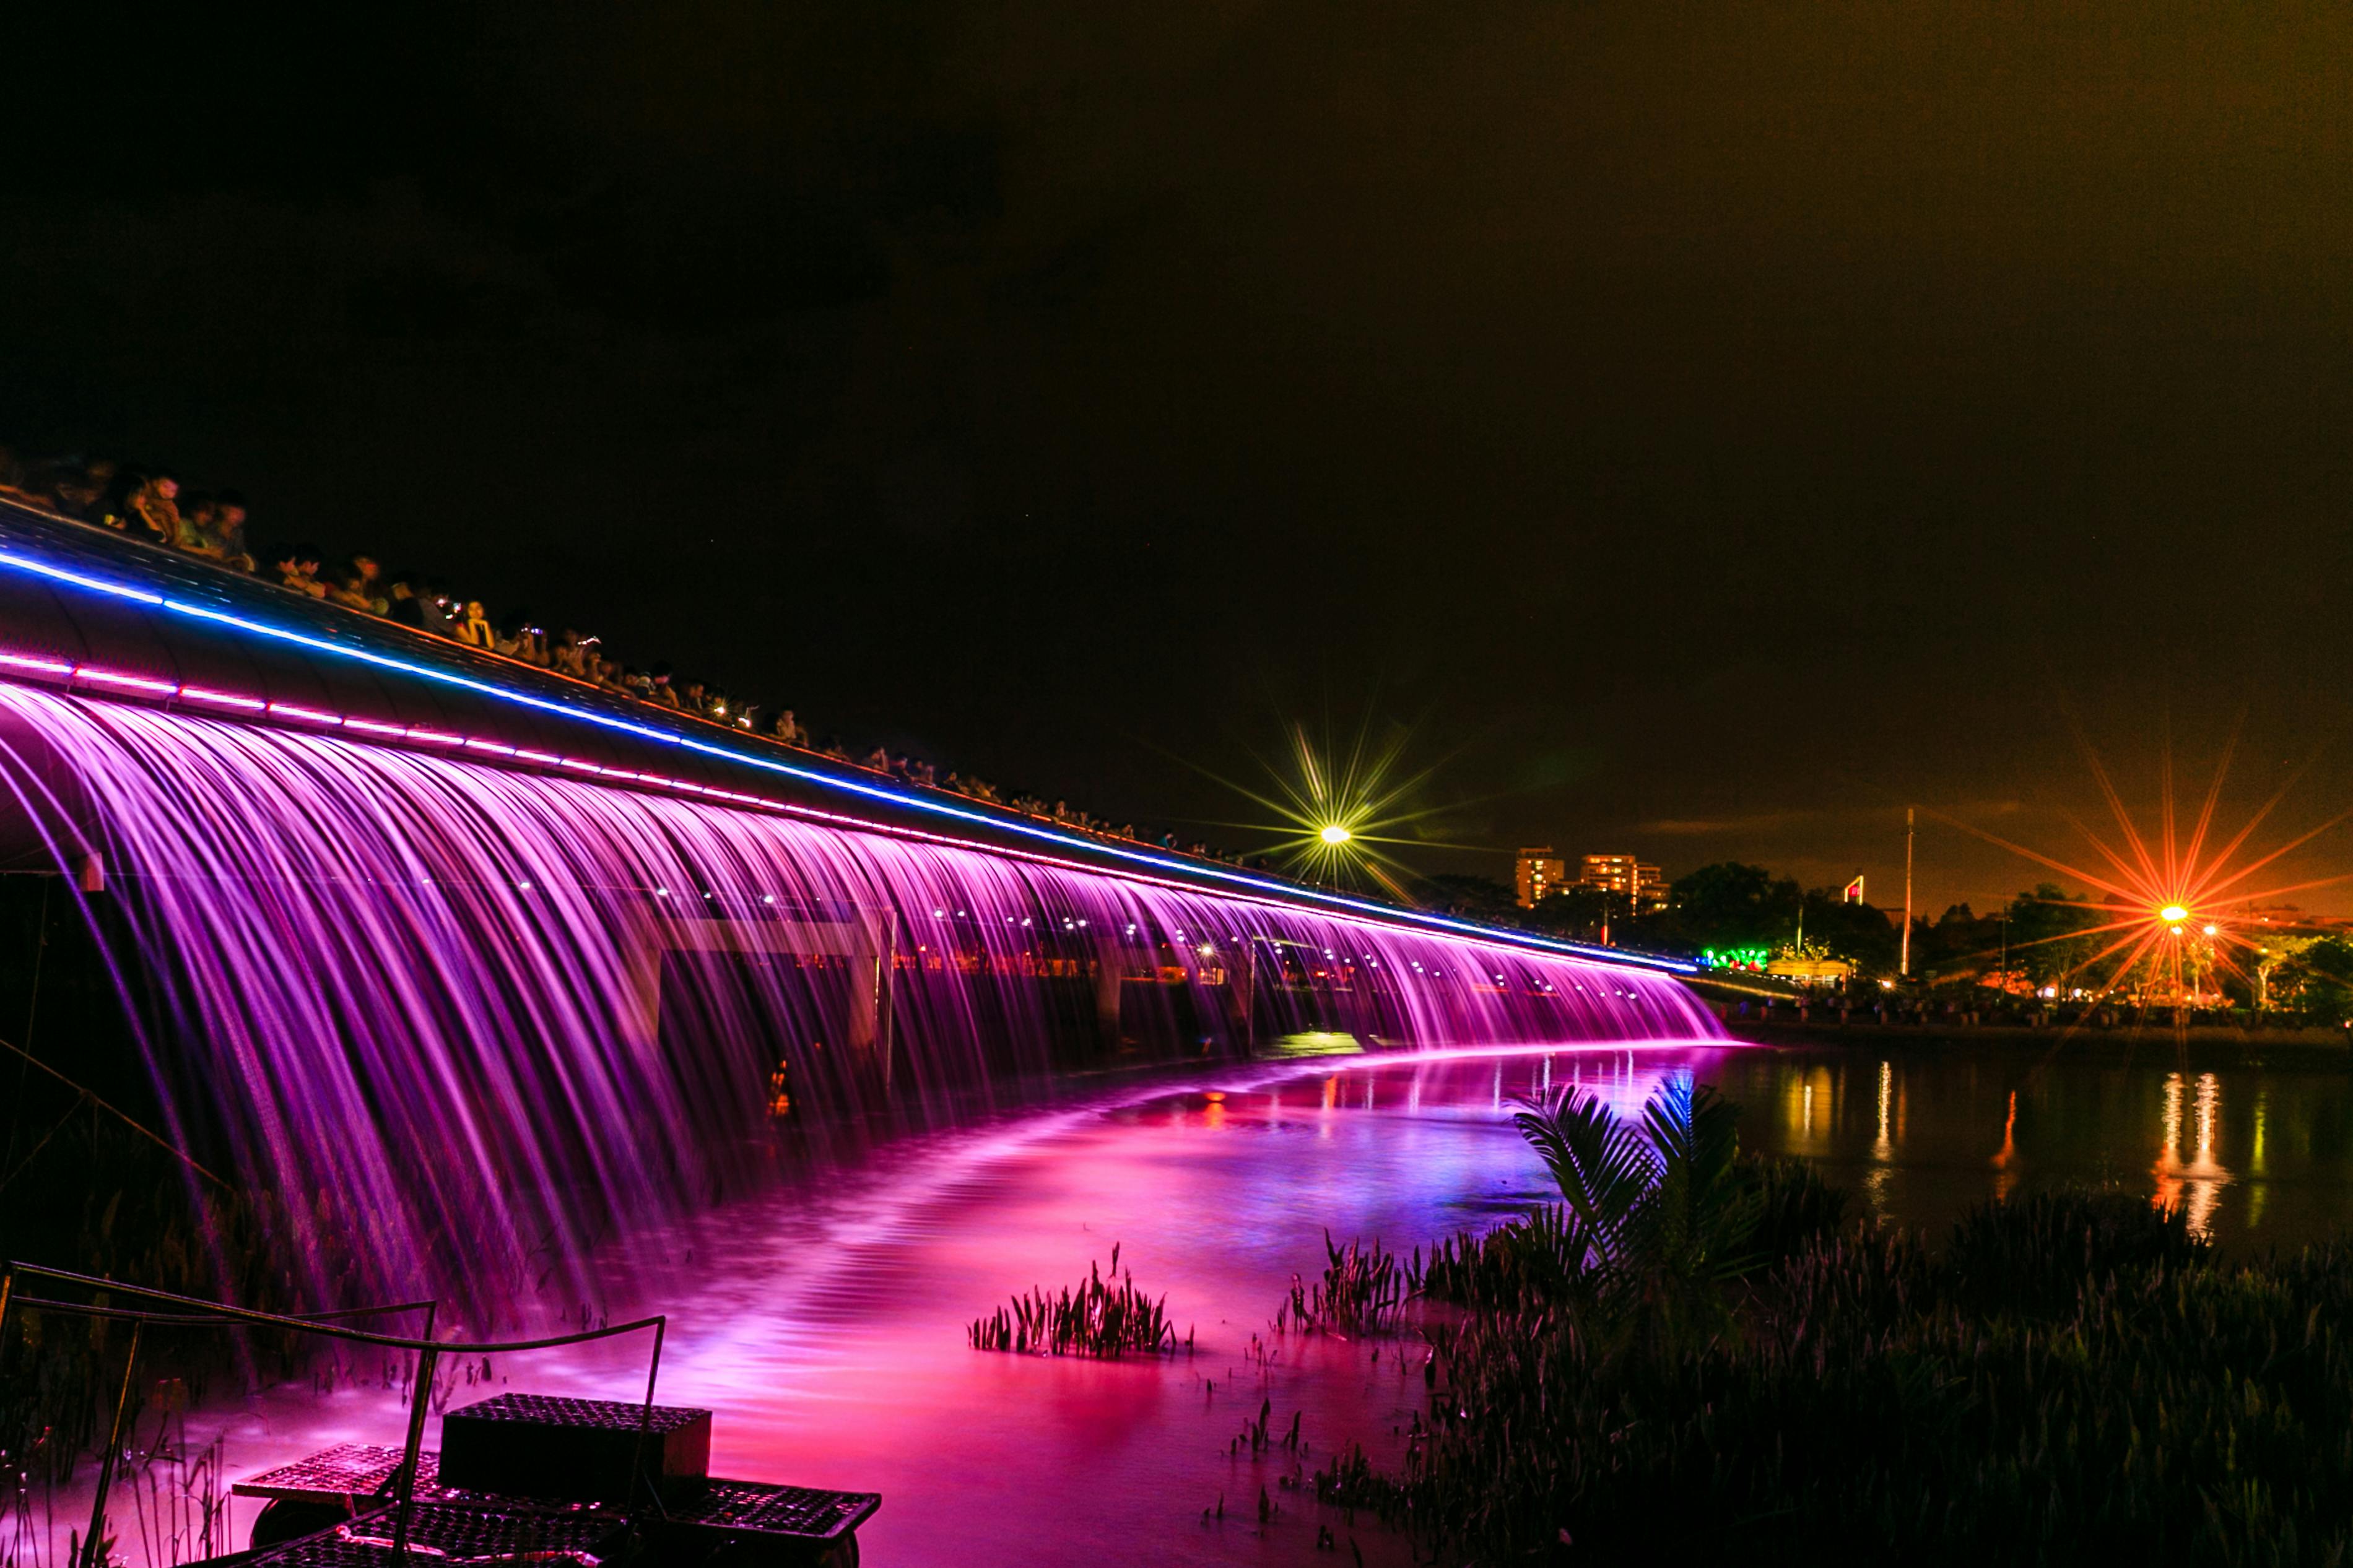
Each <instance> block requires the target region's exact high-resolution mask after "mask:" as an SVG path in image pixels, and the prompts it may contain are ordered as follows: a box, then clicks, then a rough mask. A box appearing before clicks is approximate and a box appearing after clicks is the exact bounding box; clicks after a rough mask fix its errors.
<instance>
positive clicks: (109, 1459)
mask: <svg viewBox="0 0 2353 1568" xmlns="http://www.w3.org/2000/svg"><path fill="white" fill-rule="evenodd" d="M146 1326H147V1325H146V1324H144V1323H142V1322H140V1321H138V1320H137V1319H135V1318H134V1319H133V1320H132V1323H131V1352H130V1353H129V1354H128V1355H126V1356H124V1357H123V1358H122V1392H121V1394H117V1395H116V1396H115V1400H114V1425H113V1426H111V1428H109V1429H108V1432H107V1435H106V1453H105V1455H104V1457H103V1458H100V1460H99V1462H98V1495H97V1496H96V1497H94V1498H92V1499H90V1534H89V1536H88V1537H87V1538H86V1539H84V1541H83V1542H82V1543H81V1561H82V1568H103V1565H104V1563H105V1562H106V1552H105V1547H104V1545H103V1544H102V1542H101V1541H100V1537H102V1536H103V1535H104V1534H105V1531H106V1493H107V1489H108V1488H110V1487H111V1486H113V1485H114V1460H115V1456H117V1455H118V1454H120V1453H121V1452H122V1423H123V1419H124V1417H126V1416H127V1415H129V1414H130V1412H131V1389H132V1381H131V1380H132V1376H133V1375H134V1374H135V1373H136V1372H137V1369H138V1366H139V1331H141V1330H142V1329H143V1328H145V1327H146Z"/></svg>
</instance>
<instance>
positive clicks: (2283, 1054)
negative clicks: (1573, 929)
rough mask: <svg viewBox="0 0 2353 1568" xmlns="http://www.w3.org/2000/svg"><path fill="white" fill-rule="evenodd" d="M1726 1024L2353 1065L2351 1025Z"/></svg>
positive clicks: (1784, 1037)
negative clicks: (2252, 1027)
mask: <svg viewBox="0 0 2353 1568" xmlns="http://www.w3.org/2000/svg"><path fill="white" fill-rule="evenodd" d="M1725 1029H1726V1030H1727V1031H1728V1032H1729V1033H1730V1035H1731V1037H1733V1038H1734V1039H1735V1040H1736V1041H1738V1042H1740V1043H1741V1044H1743V1045H1751V1046H1768V1047H1793V1046H1805V1047H1821V1046H1852V1047H1856V1048H1857V1049H1870V1050H1876V1051H1923V1050H1948V1049H1962V1050H1967V1049H1970V1048H1973V1047H2010V1048H2016V1047H2042V1048H2044V1049H2048V1050H2058V1049H2065V1050H2070V1051H2087V1052H2092V1053H2095V1054H2101V1055H2115V1056H2118V1057H2124V1056H2137V1055H2139V1054H2141V1053H2144V1052H2147V1051H2152V1050H2162V1051H2181V1052H2184V1053H2186V1054H2187V1055H2188V1056H2189V1058H2192V1059H2193V1060H2206V1061H2216V1062H2242V1063H2260V1062H2262V1061H2263V1060H2265V1059H2282V1058H2293V1059H2295V1060H2299V1061H2309V1062H2319V1061H2324V1060H2335V1061H2341V1062H2345V1063H2347V1064H2348V1065H2353V1032H2348V1031H2347V1030H2344V1029H2318V1028H2310V1029H2269V1030H2250V1029H2235V1028H2229V1027H2222V1026H2199V1027H2193V1028H2189V1029H2180V1030H2177V1029H2169V1028H2156V1027H2146V1026H2132V1027H2117V1028H2111V1029H2102V1028H2097V1027H2093V1026H2081V1027H2073V1026H2065V1025H2060V1024H2052V1025H2049V1026H2044V1027H2040V1028H2035V1027H2019V1026H2006V1025H1992V1024H1987V1025H1978V1026H1970V1025H1967V1024H1957V1023H1943V1022H1936V1023H1928V1024H1866V1023H1860V1022H1858V1023H1852V1024H1840V1023H1836V1022H1829V1023H1823V1022H1818V1021H1811V1020H1809V1021H1805V1022H1800V1021H1799V1020H1796V1019H1791V1020H1790V1021H1788V1022H1787V1023H1783V1022H1780V1021H1778V1020H1773V1021H1769V1022H1768V1021H1766V1020H1762V1019H1757V1018H1734V1019H1727V1020H1726V1021H1725Z"/></svg>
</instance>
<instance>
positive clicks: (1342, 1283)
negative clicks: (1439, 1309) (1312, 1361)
mask: <svg viewBox="0 0 2353 1568" xmlns="http://www.w3.org/2000/svg"><path fill="white" fill-rule="evenodd" d="M1407 1290H1408V1280H1407V1270H1406V1266H1405V1265H1401V1264H1400V1263H1399V1262H1398V1258H1397V1255H1396V1254H1395V1253H1393V1252H1391V1251H1389V1250H1388V1248H1387V1247H1383V1246H1382V1245H1381V1244H1380V1240H1379V1238H1378V1237H1376V1238H1374V1240H1373V1242H1372V1244H1371V1245H1370V1246H1366V1245H1365V1244H1364V1243H1363V1242H1361V1241H1357V1240H1354V1239H1352V1240H1350V1241H1349V1243H1348V1245H1347V1246H1345V1247H1343V1246H1341V1245H1340V1244H1339V1243H1338V1242H1336V1241H1334V1240H1333V1239H1332V1233H1331V1232H1330V1231H1328V1230H1327V1231H1325V1232H1324V1277H1323V1278H1322V1279H1318V1280H1316V1281H1315V1282H1314V1284H1309V1283H1308V1282H1307V1281H1305V1280H1303V1279H1300V1277H1299V1276H1298V1275H1296V1274H1294V1275H1293V1276H1292V1277H1291V1295H1290V1297H1289V1298H1288V1299H1287V1300H1284V1302H1283V1303H1282V1306H1281V1307H1280V1308H1278V1309H1276V1310H1275V1314H1274V1327H1275V1331H1277V1332H1278V1333H1280V1332H1282V1331H1286V1330H1296V1331H1299V1332H1301V1333H1356V1332H1362V1331H1366V1330H1370V1329H1379V1328H1387V1327H1389V1326H1390V1325H1392V1324H1394V1323H1395V1322H1396V1321H1397V1320H1398V1314H1399V1313H1400V1312H1401V1311H1403V1310H1404V1308H1405V1302H1406V1295H1407Z"/></svg>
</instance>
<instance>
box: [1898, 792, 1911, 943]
mask: <svg viewBox="0 0 2353 1568" xmlns="http://www.w3.org/2000/svg"><path fill="white" fill-rule="evenodd" d="M1912 809H1913V808H1912V807H1910V806H1908V805H1907V806H1905V808H1904V952H1903V959H1902V962H1901V963H1900V964H1899V965H1898V969H1899V972H1900V973H1902V974H1903V976H1904V978H1905V979H1906V980H1909V979H1911V978H1912Z"/></svg>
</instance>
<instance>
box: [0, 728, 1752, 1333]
mask: <svg viewBox="0 0 2353 1568" xmlns="http://www.w3.org/2000/svg"><path fill="white" fill-rule="evenodd" d="M0 721H5V726H0V732H5V735H6V736H7V737H8V740H7V741H6V742H5V744H0V781H5V784H7V786H8V791H9V793H8V794H0V806H5V805H6V803H7V802H8V801H9V799H10V798H11V796H12V795H13V798H14V801H15V804H16V806H17V807H18V808H19V809H20V810H21V812H22V814H23V815H24V816H26V818H27V819H29V820H30V821H31V822H32V823H33V825H34V826H36V827H37V829H38V830H39V831H40V833H41V834H42V836H43V837H44V838H45V839H46V840H47V845H48V847H49V851H50V853H51V854H52V855H53V856H54V858H56V860H57V861H58V864H59V865H60V866H61V867H63V866H69V865H71V864H73V863H74V858H75V857H76V856H77V855H79V854H85V853H86V852H87V848H86V847H87V846H90V845H94V846H96V847H98V848H99V850H100V854H101V856H102V858H103V863H104V866H105V868H106V878H105V882H106V891H105V892H104V893H103V894H89V895H84V897H85V898H86V899H87V898H92V897H104V898H110V899H113V900H119V902H120V903H121V907H122V911H123V915H124V916H125V917H126V918H125V919H123V920H121V921H115V922H113V923H114V925H115V926H116V927H117V928H118V929H127V930H128V931H130V932H132V935H131V936H130V937H129V938H128V939H126V940H124V941H119V942H117V949H118V951H115V952H113V953H112V959H113V962H114V963H116V965H117V968H118V970H119V972H121V973H123V974H124V975H125V977H126V1000H129V999H130V998H131V996H132V994H136V996H137V998H138V999H139V1006H140V1010H141V1013H142V1016H144V1017H146V1018H147V1019H149V1020H150V1024H149V1026H148V1027H147V1028H146V1029H145V1030H144V1031H143V1032H144V1034H145V1036H146V1037H147V1048H148V1051H149V1054H150V1057H151V1058H152V1059H151V1067H152V1068H153V1072H154V1075H155V1079H156V1082H157V1084H158V1086H159V1089H161V1090H162V1091H163V1093H164V1098H165V1100H166V1101H167V1103H168V1106H169V1109H170V1110H171V1111H172V1113H173V1114H174V1117H175V1118H176V1119H177V1125H178V1126H179V1127H180V1128H181V1129H182V1130H183V1131H185V1132H186V1133H187V1135H189V1136H202V1137H205V1138H207V1139H209V1140H210V1141H211V1142H210V1144H208V1147H211V1146H215V1145H217V1146H219V1147H221V1148H223V1149H225V1150H226V1152H227V1157H228V1158H229V1159H231V1160H232V1161H233V1162H234V1164H235V1166H236V1168H237V1172H238V1173H239V1175H240V1177H241V1179H242V1180H243V1181H244V1182H245V1183H246V1184H248V1186H249V1187H251V1188H253V1189H256V1190H266V1191H267V1192H269V1193H270V1194H275V1196H276V1198H277V1199H278V1201H279V1204H280V1208H281V1209H282V1211H283V1213H284V1214H285V1215H287V1224H288V1225H289V1226H290V1229H291V1230H292V1232H293V1234H292V1235H291V1236H290V1237H289V1240H290V1243H291V1244H292V1246H293V1247H294V1248H295V1249H296V1250H297V1251H298V1252H299V1253H300V1254H301V1257H302V1258H304V1259H305V1260H306V1261H307V1266H308V1267H310V1268H312V1269H313V1270H314V1271H317V1272H320V1273H321V1274H322V1276H323V1274H324V1273H326V1272H329V1271H330V1270H329V1266H328V1263H327V1261H326V1260H328V1259H331V1258H351V1257H353V1256H355V1255H361V1254H364V1255H365V1256H367V1257H368V1258H371V1259H373V1260H374V1261H373V1263H372V1264H371V1265H370V1268H372V1269H373V1270H374V1272H373V1273H371V1274H370V1275H369V1276H368V1280H369V1283H370V1284H371V1285H375V1286H380V1287H382V1288H390V1289H398V1288H409V1287H421V1286H427V1285H433V1286H439V1287H445V1288H446V1286H447V1285H448V1277H449V1276H450V1275H451V1274H453V1273H459V1274H469V1275H473V1276H477V1277H480V1278H489V1279H507V1280H514V1279H527V1278H529V1277H530V1276H531V1275H532V1274H533V1273H535V1272H539V1271H543V1270H544V1269H545V1268H547V1267H549V1266H550V1259H551V1258H553V1259H559V1260H560V1259H562V1258H566V1257H568V1256H570V1255H571V1254H572V1252H573V1251H574V1249H575V1248H576V1247H578V1246H580V1245H581V1244H582V1243H583V1241H584V1240H585V1239H586V1238H587V1237H591V1236H594V1235H598V1234H603V1233H606V1232H608V1231H609V1230H610V1229H612V1228H613V1227H614V1226H619V1225H625V1224H628V1223H630V1222H633V1221H637V1220H640V1219H652V1218H668V1217H677V1216H681V1215H686V1214H689V1213H691V1211H693V1210H694V1209H695V1208H697V1207H698V1206H699V1205H702V1204H703V1203H705V1202H707V1201H708V1199H709V1197H710V1196H711V1194H713V1193H716V1192H722V1191H724V1190H726V1188H727V1186H728V1184H730V1183H731V1182H734V1181H738V1180H742V1179H746V1178H747V1177H756V1176H757V1174H758V1173H759V1172H760V1171H761V1170H762V1169H764V1168H765V1167H766V1166H769V1165H773V1164H775V1163H777V1162H778V1161H779V1160H788V1159H790V1158H793V1157H795V1153H796V1151H805V1150H806V1149H807V1148H808V1147H810V1146H812V1145H813V1144H823V1143H825V1142H827V1141H828V1140H835V1141H839V1140H841V1139H845V1138H853V1137H858V1136H863V1135H866V1133H867V1131H869V1130H887V1129H889V1128H891V1127H892V1126H902V1125H936V1124H939V1123H940V1122H942V1121H945V1120H948V1119H950V1118H953V1117H955V1116H956V1115H959V1114H964V1113H966V1112H968V1111H969V1110H972V1109H973V1108H974V1107H976V1106H977V1107H981V1108H986V1107H987V1105H988V1104H989V1103H990V1100H991V1097H992V1096H995V1095H1001V1094H1004V1093H1007V1092H1008V1090H1007V1088H1006V1086H1008V1084H1015V1083H1019V1082H1021V1081H1024V1080H1031V1081H1034V1080H1035V1079H1037V1078H1039V1077H1041V1076H1043V1075H1046V1074H1050V1073H1052V1072H1054V1071H1056V1070H1058V1069H1060V1068H1068V1067H1071V1066H1079V1065H1083V1066H1088V1067H1101V1066H1107V1065H1117V1064H1122V1063H1151V1062H1169V1063H1175V1062H1182V1061H1184V1060H1186V1059H1188V1058H1204V1057H1209V1058H1220V1057H1222V1058H1231V1057H1236V1056H1240V1055H1242V1054H1244V1053H1246V1052H1249V1051H1250V1050H1252V1049H1253V1048H1256V1049H1264V1048H1266V1047H1268V1046H1269V1045H1270V1044H1271V1043H1272V1042H1274V1041H1275V1040H1277V1039H1278V1038H1280V1037H1284V1036H1287V1035H1293V1034H1296V1033H1300V1032H1304V1031H1324V1032H1326V1033H1330V1034H1335V1035H1336V1034H1344V1033H1345V1034H1348V1035H1353V1036H1355V1037H1356V1038H1358V1039H1359V1040H1363V1041H1377V1042H1378V1043H1380V1044H1383V1045H1389V1046H1411V1045H1435V1044H1441V1043H1484V1042H1493V1041H1523V1042H1542V1041H1552V1040H1558V1041H1564V1042H1567V1041H1582V1040H1596V1039H1600V1040H1617V1039H1660V1038H1713V1037H1716V1036H1717V1034H1718V1031H1717V1029H1716V1027H1715V1023H1714V1021H1713V1019H1712V1018H1710V1017H1709V1016H1707V1014H1706V1013H1705V1012H1704V1010H1703V1009H1701V1008H1700V1007H1699V1006H1698V1005H1696V1004H1695V1003H1694V1001H1693V1000H1692V999H1691V998H1690V997H1689V995H1688V994H1686V993H1685V992H1684V991H1683V989H1682V988H1681V987H1680V986H1679V985H1677V984H1675V983H1674V982H1673V981H1672V980H1670V979H1668V978H1666V977H1665V976H1662V975H1658V974H1653V973H1643V972H1636V971H1631V970H1627V969H1620V968H1616V967H1612V966H1609V965H1607V964H1599V963H1588V962H1584V961H1581V960H1576V959H1571V958H1567V957H1563V956H1556V955H1553V954H1549V953H1546V952H1534V951H1530V950H1527V949H1525V948H1521V947H1517V946H1514V945H1511V944H1508V943H1504V942H1480V941H1477V940H1472V939H1469V938H1456V937H1451V936H1447V935H1443V934H1439V933H1433V932H1429V931H1415V930H1408V929H1403V928H1400V927H1397V926H1392V925H1388V924H1384V923H1382V922H1379V921H1371V920H1356V919H1347V918H1335V916H1332V915H1329V914H1324V913H1320V912H1316V911H1314V910H1303V909H1299V908H1295V907H1291V906H1286V905H1282V904H1280V903H1274V902H1268V901H1261V900H1251V899H1249V898H1246V897H1239V896H1222V895H1219V894H1215V893H1211V892H1207V891H1201V890H1197V889H1183V888H1178V887H1176V886H1172V885H1167V884H1158V883H1154V882H1152V881H1148V880H1140V879H1128V878H1123V877H1119V876H1115V875H1111V874H1107V873H1103V872H1097V871H1090V870H1084V869H1079V868H1073V867H1071V866H1066V865H1059V864H1053V863H1049V862H1047V861H1044V860H1040V859H1024V858H1017V857H1012V856H1008V855H1005V854H1001V853H996V852H990V851H988V850H986V849H983V848H979V847H957V846H955V845H953V844H947V843H942V842H938V841H935V840H926V839H923V838H919V837H908V836H893V835H892V834H890V833H887V832H881V831H875V832H866V831H858V830H852V829H846V828H841V827H836V826H822V825H818V824H814V823H811V822H807V821H805V820H799V819H796V818H793V817H790V816H783V815H776V814H769V813H765V812H761V811H757V810H752V809H741V808H735V807H730V806H721V805H711V804H707V803H703V802H699V801H694V800H688V799H673V798H667V797H663V796H659V795H649V794H638V793H632V792H629V791H626V790H622V789H618V788H614V787H611V786H608V785H604V784H591V783H586V782H581V781H577V780H573V779H566V778H562V777H554V776H548V775H545V774H541V773H530V772H524V771H515V770H511V769H506V768H501V767H497V766H490V765H484V764H480V763H472V762H466V761H459V760H456V759H452V758H449V757H446V756H439V755H426V754H419V753H417V752H409V751H403V750H399V749H395V748H390V747H379V746H374V745H366V744H357V743H353V742H350V741H346V740H342V739H332V738H327V737H322V736H318V735H312V734H306V733H296V732H290V731H281V730H274V729H269V728H264V727H259V726H250V725H246V724H240V723H234V722H223V721H214V720H209V719H203V718H195V717H189V716H187V715H185V714H181V713H176V712H168V711H164V710H155V709H150V708H141V707H137V706H132V705H126V704H116V703H111V702H106V701H90V700H81V699H76V698H71V697H64V696H58V695H55V694H52V693H49V692H46V691H41V690H37V689H28V688H23V687H16V686H8V685H0ZM60 780H63V781H65V784H64V785H63V786H60V784H59V781H60ZM74 795H79V799H78V800H75V801H74V802H73V804H72V805H68V804H66V803H67V801H68V799H69V797H70V796H74ZM93 929H96V928H95V926H94V927H93ZM127 948H135V951H122V949H127ZM780 1098H781V1100H784V1101H785V1102H786V1104H782V1105H780V1104H779V1100H780Z"/></svg>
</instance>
